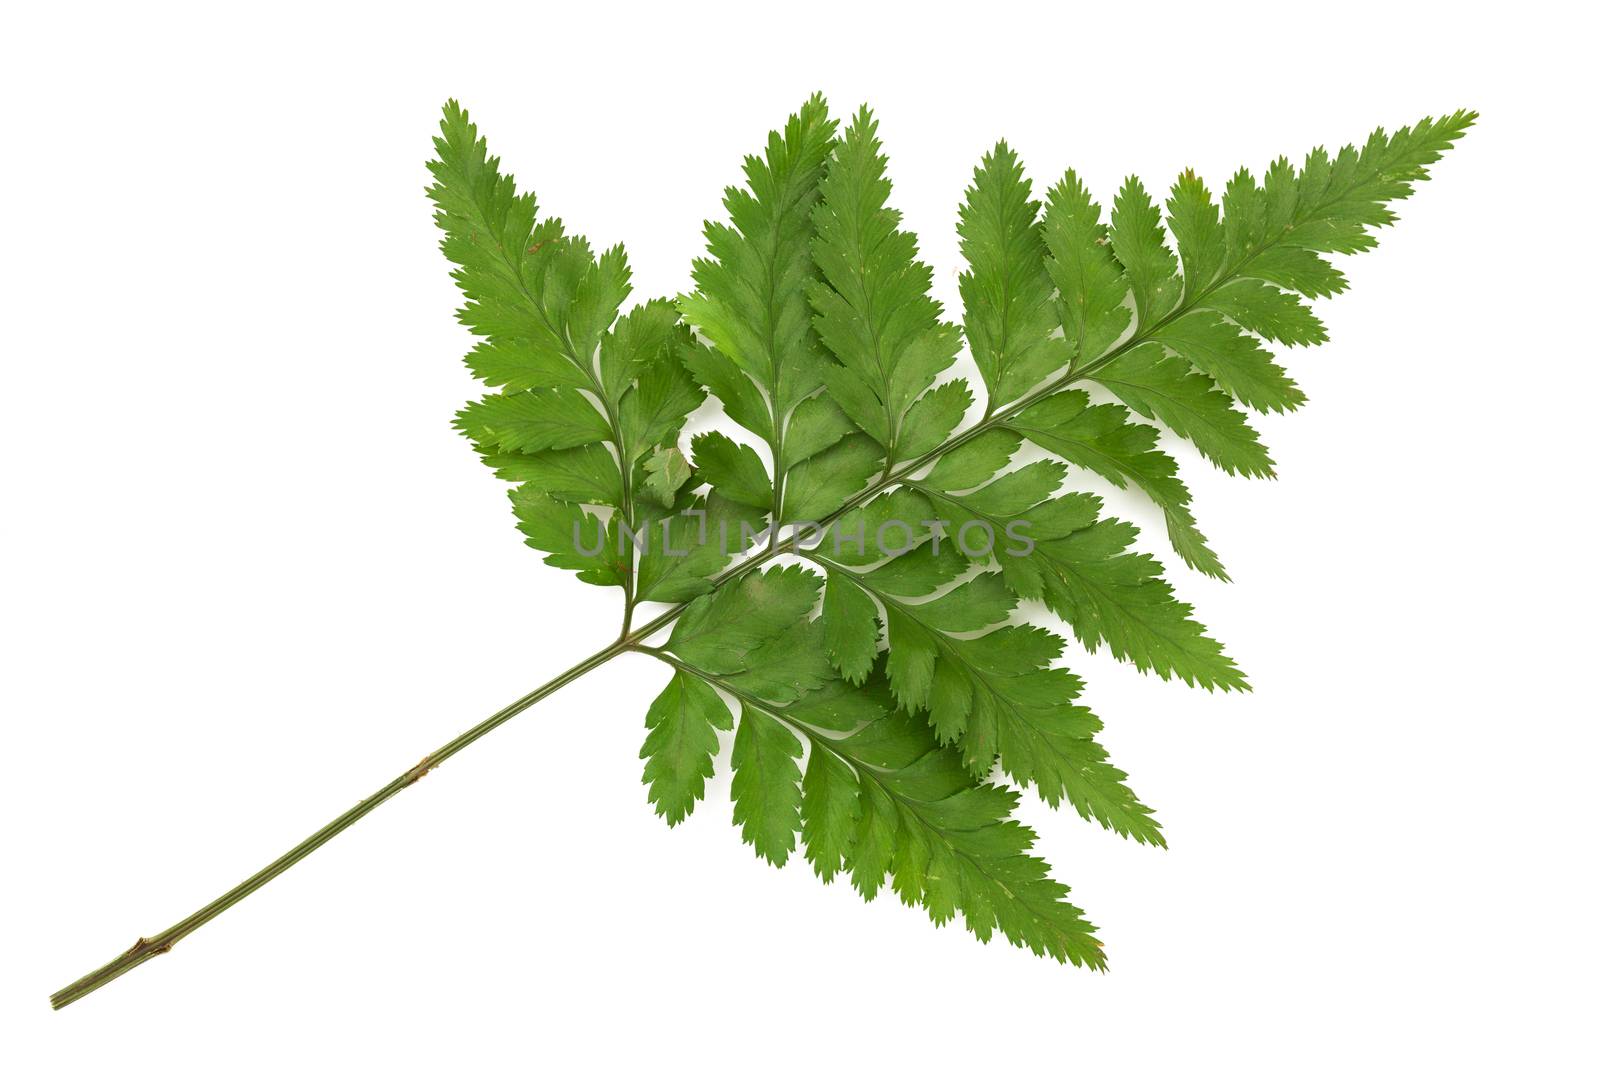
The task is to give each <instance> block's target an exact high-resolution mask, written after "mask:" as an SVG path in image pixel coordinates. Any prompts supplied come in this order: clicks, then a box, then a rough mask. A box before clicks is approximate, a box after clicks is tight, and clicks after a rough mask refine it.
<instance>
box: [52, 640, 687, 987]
mask: <svg viewBox="0 0 1600 1067" xmlns="http://www.w3.org/2000/svg"><path fill="white" fill-rule="evenodd" d="M673 617H676V614H675V613H674V616H673ZM666 621H670V620H666ZM664 625H666V622H665V621H662V620H659V619H658V620H654V621H653V622H652V623H650V624H649V625H648V626H646V627H641V628H640V632H639V633H637V634H634V635H630V641H629V642H624V641H621V640H618V641H615V642H613V643H612V644H610V645H607V646H606V647H605V648H603V649H601V650H600V651H599V652H596V653H595V654H594V655H592V656H590V657H588V658H587V659H585V660H583V661H582V662H580V663H576V664H574V665H573V666H571V667H569V668H568V669H567V670H565V671H563V672H561V673H560V674H558V675H556V676H555V677H554V678H552V679H550V680H549V681H548V682H546V683H544V684H543V685H541V686H540V687H539V688H537V689H535V690H533V691H532V692H530V693H528V694H527V695H526V696H524V697H522V698H521V699H519V700H517V701H515V702H513V703H511V704H508V705H506V706H505V707H503V708H501V709H500V710H499V711H497V712H495V713H494V714H493V715H491V716H489V717H488V718H487V719H484V720H483V721H482V722H480V723H478V724H477V725H476V726H474V727H472V728H471V729H470V730H468V731H466V732H465V733H463V734H461V735H460V736H458V737H456V738H455V739H454V740H452V741H450V742H449V743H448V744H446V745H443V746H442V747H440V748H438V749H436V750H434V751H433V752H431V753H429V754H428V755H427V756H424V757H423V758H422V759H421V760H420V761H419V762H418V763H417V764H416V765H415V766H414V767H412V768H411V769H409V770H407V771H406V772H405V773H404V774H402V775H400V776H399V777H398V778H395V779H394V780H393V781H391V782H389V784H387V785H385V786H384V787H383V788H382V789H380V790H378V791H377V792H376V793H373V794H372V795H371V796H369V797H367V798H366V799H365V800H363V801H361V803H359V804H357V805H356V806H355V807H353V808H351V809H350V810H349V811H347V812H345V813H344V814H343V815H340V816H339V817H338V818H337V819H334V820H333V821H332V822H330V823H328V825H326V826H324V827H323V828H322V829H320V830H318V831H317V832H316V833H314V834H312V835H311V836H310V837H308V838H306V839H305V840H304V841H302V842H300V843H299V844H298V845H296V846H295V847H294V848H292V849H290V850H289V851H288V852H285V853H284V854H283V855H281V856H279V857H278V858H277V859H275V860H273V861H272V862H271V863H269V864H267V865H266V866H265V867H263V868H261V870H259V871H257V872H256V873H255V874H252V875H251V876H250V877H249V878H246V879H245V880H244V881H242V882H240V883H239V884H238V885H236V886H234V887H233V888H232V889H230V890H228V891H227V892H226V893H224V894H222V896H220V897H218V898H217V899H216V900H213V901H212V902H211V903H209V904H207V905H206V906H205V907H203V908H201V909H200V910H199V911H197V912H195V913H194V914H193V915H190V916H189V917H188V918H185V919H181V920H179V921H178V922H176V923H174V924H173V925H172V926H169V927H167V928H166V929H165V930H163V931H161V932H160V933H159V934H156V935H155V936H154V937H148V938H146V937H141V938H140V939H139V940H137V941H135V942H134V943H133V947H131V948H129V949H128V950H127V951H126V952H124V953H122V955H120V956H118V957H117V958H116V959H114V960H112V961H111V962H110V963H107V964H106V965H105V966H103V967H100V968H99V969H97V970H93V971H90V972H89V973H88V974H86V975H84V976H83V977H82V978H80V979H78V980H77V981H76V982H73V983H72V984H71V985H68V986H65V987H64V988H62V989H60V990H57V991H56V992H55V993H53V994H51V996H50V1006H51V1007H52V1008H56V1009H58V1010H59V1009H61V1008H64V1007H66V1006H67V1005H68V1004H71V1003H72V1002H73V1001H75V1000H78V999H80V998H82V997H86V996H88V995H89V994H90V993H92V992H94V991H95V990H96V989H99V988H100V987H101V986H103V985H105V984H107V983H108V982H112V981H115V980H116V979H118V978H120V977H122V976H123V975H124V974H127V973H128V972H129V971H131V970H133V969H134V968H135V967H138V966H140V965H142V964H144V963H147V962H148V961H150V960H151V959H153V958H155V957H156V956H160V955H163V954H165V953H167V952H170V951H171V950H172V947H173V946H174V945H176V944H177V943H178V942H179V941H181V940H183V939H184V938H186V937H188V936H189V935H190V934H192V933H194V932H195V931H196V930H198V929H200V928H201V927H202V926H204V925H205V924H206V923H208V922H210V921H211V920H212V919H215V918H216V917H217V916H219V915H221V914H222V913H223V912H225V911H227V910H228V909H229V908H231V907H233V906H234V905H235V904H237V903H239V902H240V901H241V900H243V899H244V898H245V897H247V896H249V895H250V894H251V893H254V892H255V891H256V890H257V889H260V888H261V887H262V886H264V885H266V884H267V883H268V882H270V881H272V880H273V879H274V878H276V877H278V875H280V874H282V873H283V872H284V871H287V870H288V869H289V868H290V867H293V866H294V865H295V864H297V863H299V862H300V861H301V860H303V859H305V858H306V857H307V856H309V855H311V853H313V852H315V851H316V850H317V849H319V848H321V847H322V846H323V845H325V844H327V843H328V842H329V841H332V840H333V839H334V838H335V837H338V836H339V835H340V834H342V833H344V831H346V830H348V829H349V828H350V827H352V826H354V825H355V824H356V823H358V822H360V821H361V820H362V819H364V818H365V817H366V816H368V815H370V814H371V813H372V811H373V810H374V809H376V808H377V807H378V806H379V805H380V804H382V803H383V802H384V801H386V800H388V799H389V798H390V797H392V796H394V795H395V794H396V793H399V792H401V791H402V790H404V789H406V788H408V787H409V786H412V785H414V784H416V783H417V782H418V781H420V780H421V778H422V777H423V775H425V774H427V773H428V772H429V771H431V770H433V768H435V767H437V766H439V764H441V763H443V762H444V761H445V760H447V759H449V758H450V757H451V756H453V755H455V754H456V753H457V752H460V751H461V750H462V749H464V748H466V747H467V746H468V745H470V744H472V743H473V742H474V741H477V740H478V739H479V738H481V737H483V736H484V735H486V734H488V733H490V732H492V731H493V730H495V729H496V728H498V727H499V726H501V725H503V724H505V723H507V722H510V721H511V720H512V719H514V718H516V717H517V715H519V714H521V713H522V712H524V711H526V710H527V709H528V708H531V707H532V706H533V705H535V704H537V703H538V702H539V701H541V700H543V699H544V698H545V697H547V696H549V695H550V694H552V693H554V692H555V691H556V690H558V689H560V688H562V687H563V686H565V685H567V683H569V682H572V681H575V680H576V679H578V678H581V677H583V676H584V675H585V674H588V673H589V672H590V671H592V670H594V669H595V668H596V667H598V666H600V665H601V664H602V663H605V662H607V661H609V660H611V659H613V658H614V657H616V656H617V655H619V654H620V653H622V652H623V651H625V650H626V649H627V648H629V647H631V642H632V641H637V640H640V639H642V638H643V637H645V636H647V635H648V633H652V632H654V631H655V630H658V629H660V628H661V626H664Z"/></svg>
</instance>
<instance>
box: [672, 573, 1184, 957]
mask: <svg viewBox="0 0 1600 1067" xmlns="http://www.w3.org/2000/svg"><path fill="white" fill-rule="evenodd" d="M803 573H804V572H799V571H797V570H795V569H792V568H791V569H788V570H783V571H778V572H765V573H763V572H759V571H758V572H754V573H752V574H750V575H748V576H746V577H744V578H742V579H740V580H739V581H738V582H736V583H732V584H730V585H729V586H726V587H724V589H723V590H720V591H719V592H718V593H717V594H715V595H714V596H713V597H708V598H706V599H707V601H712V600H714V601H716V602H717V603H716V605H715V606H714V607H708V608H707V609H705V611H704V612H702V613H700V614H699V615H698V616H697V617H696V618H695V619H694V620H692V621H693V622H694V624H695V625H694V627H693V633H692V634H691V635H690V636H689V637H688V638H687V639H685V640H684V641H677V640H676V637H675V638H674V640H669V641H668V643H667V645H666V646H665V648H664V649H663V650H660V651H658V652H656V653H655V654H656V655H657V656H658V657H659V658H661V659H662V660H664V661H665V662H667V663H669V664H670V665H672V666H673V668H674V670H675V674H674V679H673V681H672V682H671V683H669V685H668V688H667V690H666V691H665V692H664V693H663V694H662V697H661V698H658V700H657V703H656V705H653V706H652V709H651V717H650V718H651V723H652V734H651V738H650V740H649V741H647V743H646V753H645V754H646V755H648V756H650V758H651V763H649V764H647V769H646V779H647V780H648V781H651V782H653V783H654V784H655V785H656V786H659V785H661V782H662V779H663V776H664V775H665V774H666V772H667V768H668V767H670V766H671V764H669V763H668V761H667V760H666V759H664V758H663V757H662V752H663V750H665V749H667V747H668V744H669V739H670V740H676V739H677V738H679V737H681V736H682V735H684V734H688V735H690V736H689V737H688V738H687V739H686V740H685V741H683V742H682V743H681V744H679V745H677V747H676V748H675V749H673V750H672V751H673V755H674V756H675V757H677V760H678V766H680V767H681V768H682V770H681V771H680V772H679V773H677V774H676V775H675V776H674V778H673V783H674V785H673V787H672V790H673V791H672V792H670V793H667V791H666V790H665V789H663V790H662V791H661V792H662V793H664V794H665V795H667V796H668V797H669V798H670V799H671V801H672V803H669V805H668V807H667V808H666V810H665V811H664V814H666V815H667V817H668V818H669V820H671V819H672V816H673V815H674V814H676V813H677V812H679V811H683V810H686V808H687V807H692V802H693V799H697V798H698V796H699V795H700V794H699V793H698V792H696V790H698V789H700V788H701V787H703V782H704V777H705V776H704V774H703V773H702V772H703V770H704V768H705V767H706V766H707V765H708V763H709V755H708V753H709V752H714V751H715V737H714V734H711V733H710V731H708V730H706V729H704V728H702V727H703V726H704V724H705V723H707V722H708V721H709V719H710V714H708V712H707V711H706V710H703V709H701V708H698V707H697V708H695V709H686V701H685V700H684V699H683V698H682V697H681V696H680V694H681V693H683V692H684V691H685V689H686V687H687V686H688V684H689V682H688V680H690V679H693V680H697V681H699V682H700V683H701V684H703V685H704V684H707V683H709V684H711V685H715V686H716V687H717V688H718V689H721V690H723V691H724V692H726V693H728V694H729V695H730V696H732V697H733V698H735V699H736V700H737V701H738V703H739V705H740V708H741V714H740V720H739V725H738V730H737V733H736V735H735V738H734V748H733V785H732V794H733V801H734V820H735V822H736V823H738V824H739V825H740V826H741V827H742V828H743V833H744V838H745V841H746V842H747V843H749V844H750V845H751V846H752V847H753V848H754V849H755V851H756V853H757V854H758V855H760V856H761V857H762V858H764V859H766V860H767V861H768V862H769V863H772V864H773V865H775V866H783V865H784V864H785V863H786V862H787V861H788V858H789V857H790V855H792V854H793V852H794V850H795V848H796V847H797V842H798V843H803V844H804V846H805V853H806V858H807V860H808V861H809V862H810V863H811V864H812V866H813V868H814V869H815V870H816V871H817V873H818V875H819V876H820V877H821V878H822V879H823V880H824V881H831V880H832V879H833V878H834V877H836V876H837V875H839V874H841V873H846V872H848V874H849V875H850V880H851V883H852V884H853V885H854V886H855V888H856V889H857V891H858V892H860V893H861V895H862V896H863V897H865V898H866V899H868V900H871V899H873V898H874V897H875V896H877V894H878V892H879V891H880V890H881V888H882V887H883V885H884V883H885V882H886V881H887V882H889V883H890V884H891V885H892V886H893V888H894V890H895V892H896V894H897V895H898V896H899V897H900V898H901V900H902V901H904V902H905V903H907V904H910V905H916V906H921V907H922V908H924V909H925V910H927V912H928V913H929V915H930V916H931V917H932V919H933V920H934V922H935V923H937V924H941V925H942V924H943V923H945V922H947V921H949V920H950V919H951V918H953V917H954V915H955V914H956V913H957V912H960V913H961V914H962V915H963V916H964V917H965V919H966V925H967V928H968V929H969V930H970V931H971V932H972V933H973V934H974V935H975V936H977V937H978V938H979V940H983V941H987V940H989V938H990V937H991V936H992V935H993V933H994V931H995V930H997V929H998V930H999V931H1000V932H1001V933H1002V934H1003V935H1004V936H1005V937H1006V938H1007V939H1008V940H1010V941H1011V942H1012V943H1013V944H1018V945H1025V946H1027V947H1028V948H1030V949H1032V950H1033V951H1034V952H1035V953H1037V954H1039V955H1048V956H1051V957H1053V958H1055V959H1058V960H1062V961H1070V962H1073V963H1079V964H1083V965H1087V966H1091V967H1095V968H1101V967H1103V966H1104V963H1105V957H1104V953H1103V950H1102V947H1101V945H1100V942H1099V941H1098V940H1097V939H1096V938H1095V937H1094V936H1093V934H1094V927H1093V926H1091V925H1090V924H1089V923H1088V922H1086V921H1085V920H1084V919H1083V914H1082V912H1081V911H1080V910H1079V909H1078V908H1077V907H1075V906H1074V905H1072V904H1070V903H1068V902H1067V901H1066V899H1065V896H1066V893H1067V889H1066V887H1065V886H1062V885H1060V884H1059V883H1057V882H1054V881H1052V880H1051V879H1050V878H1049V877H1048V874H1049V868H1048V867H1047V866H1046V865H1045V864H1044V863H1043V862H1042V861H1041V860H1039V859H1038V858H1037V857H1034V856H1032V855H1030V854H1029V853H1028V849H1029V848H1030V847H1031V845H1032V843H1033V840H1034V835H1033V833H1032V831H1030V830H1028V829H1027V828H1026V827H1024V826H1022V825H1020V824H1019V823H1017V822H1015V821H1013V820H1011V819H1010V817H1009V816H1010V815H1011V812H1012V810H1013V809H1014V808H1015V806H1016V802H1017V795H1016V794H1015V793H1014V792H1012V791H1010V790H1007V789H1002V788H999V787H996V786H987V785H979V784H977V783H976V782H975V781H974V780H973V778H972V777H971V775H970V774H969V773H968V772H967V771H966V770H965V769H964V768H963V767H962V765H961V762H960V760H959V759H957V758H956V757H955V755H954V754H953V753H952V752H951V751H950V750H949V749H947V748H945V747H943V746H941V745H940V744H939V742H938V740H937V738H935V737H934V736H933V734H932V733H931V732H930V731H929V730H928V729H927V727H926V726H923V725H919V724H918V723H916V722H914V721H913V720H911V719H908V718H906V717H905V716H903V715H901V714H899V713H898V712H896V711H895V710H894V707H893V703H892V701H891V700H889V699H888V697H887V694H886V693H885V692H884V691H883V687H882V685H881V684H877V683H875V684H872V685H869V686H867V687H865V688H862V687H856V686H852V685H850V684H848V683H846V682H843V681H841V680H839V679H836V678H835V679H829V680H824V681H822V682H821V684H819V685H818V686H816V687H815V688H812V689H808V690H806V691H804V692H800V693H791V694H788V695H787V699H784V698H782V697H775V696H774V694H773V693H771V692H770V691H763V690H762V688H761V687H760V685H759V684H752V683H751V680H750V679H751V673H750V666H751V663H752V661H757V660H759V659H760V657H761V650H762V649H763V648H764V647H767V645H769V644H773V643H775V644H777V645H779V646H780V647H782V648H783V649H784V650H785V652H784V654H785V655H788V654H789V653H788V650H789V649H790V648H792V644H791V642H790V641H789V640H788V639H787V638H786V637H768V638H766V639H764V640H762V639H758V638H757V637H756V635H757V634H758V633H767V634H773V633H776V634H792V633H793V632H794V631H795V629H796V628H801V629H803V628H805V627H808V626H810V625H812V624H811V623H810V622H809V620H808V619H807V618H806V615H807V613H808V611H809V609H810V606H811V605H810V604H805V603H802V600H803V598H802V597H801V595H800V594H801V590H802V589H803V587H804V585H803V582H802V580H801V577H800V575H801V574H803ZM815 588H816V586H815V584H814V583H813V584H812V586H811V589H812V597H813V598H814V597H815ZM735 611H737V612H738V614H737V616H736V617H737V618H738V619H739V620H740V625H738V626H737V627H736V629H737V631H738V632H737V633H736V634H734V635H731V636H730V637H729V639H728V640H727V641H725V642H723V641H719V642H717V643H716V644H715V646H714V647H713V646H709V645H707V644H706V643H705V640H704V639H705V638H706V636H707V635H708V634H710V633H711V632H713V629H717V630H720V629H721V623H722V621H724V620H727V619H729V618H730V617H735V616H731V615H730V614H729V613H731V612H735ZM747 620H753V621H749V623H748V625H746V624H745V623H746V621H747ZM685 621H691V620H689V619H688V617H687V615H686V616H685ZM752 641H754V642H755V643H754V644H752V643H751V642H752ZM675 644H676V647H674V645H675ZM735 649H741V650H742V651H739V652H737V653H735V652H734V650H735ZM711 663H715V664H717V665H719V666H720V667H721V668H723V669H722V670H718V669H713V668H712V667H710V666H708V664H711ZM718 703H719V706H720V700H719V701H718ZM723 710H724V712H725V710H726V709H725V707H724V709H723ZM1090 718H1091V720H1092V717H1090ZM720 721H721V722H722V724H723V725H722V726H721V728H724V729H725V728H727V726H728V725H731V724H729V723H727V722H726V720H720ZM1083 726H1084V727H1086V728H1087V727H1089V726H1090V724H1089V723H1084V724H1083ZM1092 732H1093V730H1092V728H1089V729H1088V733H1089V734H1092ZM658 738H660V740H658ZM802 741H804V742H805V743H806V744H807V745H809V747H810V753H809V757H807V755H806V752H805V748H804V747H803V746H802ZM1089 748H1090V749H1091V750H1095V747H1094V746H1093V743H1092V742H1089ZM803 759H804V760H805V763H806V766H805V770H804V773H803V774H802V771H801V761H802V760H803ZM1090 773H1091V774H1092V773H1094V771H1093V770H1091V771H1090ZM1098 784H1100V785H1101V786H1102V787H1104V788H1105V789H1109V790H1111V791H1114V790H1115V789H1116V788H1117V787H1118V786H1119V784H1120V776H1119V775H1117V774H1116V773H1115V772H1110V773H1109V774H1107V775H1105V777H1104V778H1103V779H1102V780H1101V782H1100V783H1098ZM652 792H653V796H655V794H656V792H657V791H656V790H655V789H654V788H653V790H652ZM684 798H688V799H687V800H685V799H684ZM660 803H661V802H660V801H659V800H658V807H659V806H660ZM1075 803H1076V801H1075ZM1135 806H1137V805H1136V803H1135ZM1080 810H1082V809H1080ZM1097 815H1098V813H1097ZM1150 825H1151V826H1152V827H1153V825H1154V824H1150ZM1154 839H1155V840H1157V841H1159V834H1156V836H1155V838H1154Z"/></svg>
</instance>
